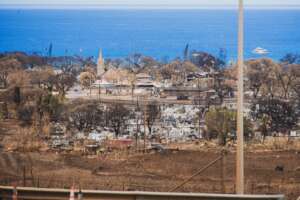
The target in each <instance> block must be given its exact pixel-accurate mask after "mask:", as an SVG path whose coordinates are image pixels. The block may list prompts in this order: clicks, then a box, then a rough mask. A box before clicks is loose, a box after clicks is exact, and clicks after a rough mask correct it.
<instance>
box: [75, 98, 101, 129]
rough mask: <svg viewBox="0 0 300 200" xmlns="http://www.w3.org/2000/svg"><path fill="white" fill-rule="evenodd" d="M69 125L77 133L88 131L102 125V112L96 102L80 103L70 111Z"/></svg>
mask: <svg viewBox="0 0 300 200" xmlns="http://www.w3.org/2000/svg"><path fill="white" fill-rule="evenodd" d="M70 123H71V125H72V126H73V127H75V128H77V129H78V130H79V131H90V130H92V129H94V128H97V126H100V125H101V124H103V110H102V109H101V108H100V107H99V106H98V104H97V103H96V102H88V103H81V104H79V105H77V106H75V107H74V108H72V109H71V110H70Z"/></svg>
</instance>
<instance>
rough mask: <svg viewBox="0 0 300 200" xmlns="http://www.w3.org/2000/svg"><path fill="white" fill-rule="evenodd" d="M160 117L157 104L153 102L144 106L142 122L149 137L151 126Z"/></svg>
mask: <svg viewBox="0 0 300 200" xmlns="http://www.w3.org/2000/svg"><path fill="white" fill-rule="evenodd" d="M160 115H161V110H160V106H159V105H158V104H157V102H155V101H153V102H151V103H150V104H148V105H147V106H146V108H145V110H144V120H145V124H146V126H147V128H148V131H149V134H150V135H151V134H152V128H153V125H154V123H155V121H156V120H157V119H158V118H159V117H160Z"/></svg>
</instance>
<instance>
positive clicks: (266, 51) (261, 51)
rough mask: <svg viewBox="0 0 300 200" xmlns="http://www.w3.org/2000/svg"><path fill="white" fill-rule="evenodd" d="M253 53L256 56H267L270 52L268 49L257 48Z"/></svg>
mask: <svg viewBox="0 0 300 200" xmlns="http://www.w3.org/2000/svg"><path fill="white" fill-rule="evenodd" d="M252 53H254V54H259V55H265V54H268V53H269V51H268V50H267V49H264V48H261V47H257V48H255V49H254V50H253V51H252Z"/></svg>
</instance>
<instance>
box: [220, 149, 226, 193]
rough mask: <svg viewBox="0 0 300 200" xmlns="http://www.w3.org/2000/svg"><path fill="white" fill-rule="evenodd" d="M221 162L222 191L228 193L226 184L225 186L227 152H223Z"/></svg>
mask: <svg viewBox="0 0 300 200" xmlns="http://www.w3.org/2000/svg"><path fill="white" fill-rule="evenodd" d="M220 163H221V169H220V170H221V190H222V193H223V194H225V193H226V186H225V173H226V169H225V153H223V152H222V159H221V161H220Z"/></svg>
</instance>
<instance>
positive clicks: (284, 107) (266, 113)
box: [251, 98, 298, 135]
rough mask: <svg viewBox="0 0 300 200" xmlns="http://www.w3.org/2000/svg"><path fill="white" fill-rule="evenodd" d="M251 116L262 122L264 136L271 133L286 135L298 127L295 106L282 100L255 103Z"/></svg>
mask: <svg viewBox="0 0 300 200" xmlns="http://www.w3.org/2000/svg"><path fill="white" fill-rule="evenodd" d="M251 110H252V111H251V115H252V117H253V119H254V120H259V121H261V123H262V124H263V125H262V128H263V131H264V134H265V135H267V134H269V133H271V132H282V133H286V132H287V131H289V130H291V129H292V128H293V127H295V126H296V125H297V120H298V117H297V109H296V108H295V104H294V103H293V102H289V101H283V100H280V99H274V98H272V99H269V98H268V99H259V100H257V101H256V102H254V103H253V105H252V108H251Z"/></svg>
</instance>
